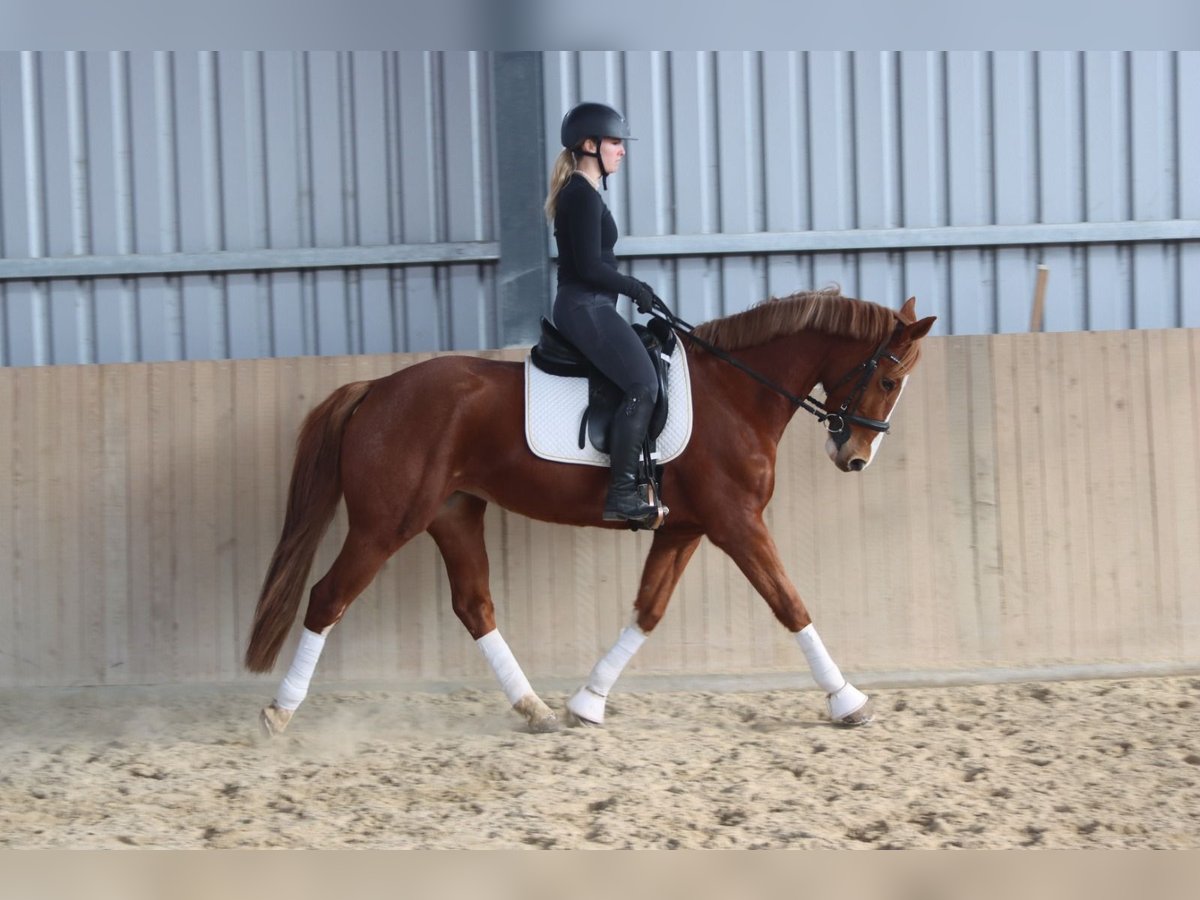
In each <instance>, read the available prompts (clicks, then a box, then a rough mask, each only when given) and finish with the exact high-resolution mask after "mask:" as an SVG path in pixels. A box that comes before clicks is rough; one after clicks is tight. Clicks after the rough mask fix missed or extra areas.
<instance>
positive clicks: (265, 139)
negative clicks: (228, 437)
mask: <svg viewBox="0 0 1200 900" xmlns="http://www.w3.org/2000/svg"><path fill="white" fill-rule="evenodd" d="M489 77H490V76H489V66H488V54H485V53H469V52H461V53H449V52H447V53H435V52H418V51H411V52H386V53H385V52H354V53H350V52H327V53H326V52H244V53H240V52H238V53H211V52H210V53H182V52H179V53H172V52H160V53H149V52H128V53H127V52H113V53H104V52H86V53H74V52H67V53H61V52H43V53H39V52H2V53H0V304H2V314H3V320H2V323H0V325H2V327H0V334H2V337H3V339H2V340H0V364H6V365H30V364H42V363H74V362H111V361H129V360H172V359H197V358H221V357H256V356H288V355H297V354H313V353H318V354H343V353H360V352H367V353H371V352H389V351H412V350H427V349H446V348H476V347H481V346H491V345H493V344H494V342H495V334H496V327H495V321H494V319H495V317H494V310H495V303H494V274H493V273H494V270H495V259H496V256H497V253H498V248H497V245H496V244H495V235H494V228H495V226H494V220H495V214H494V210H493V201H492V192H493V180H494V178H493V173H492V152H491V144H492V134H491V130H492V126H491V115H492V113H491V99H490V91H491V86H490V82H489ZM64 276H67V277H64Z"/></svg>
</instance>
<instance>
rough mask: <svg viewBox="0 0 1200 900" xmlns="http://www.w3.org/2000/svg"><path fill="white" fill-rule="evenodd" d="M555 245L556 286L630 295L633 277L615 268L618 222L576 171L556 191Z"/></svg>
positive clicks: (611, 294) (593, 189)
mask: <svg viewBox="0 0 1200 900" xmlns="http://www.w3.org/2000/svg"><path fill="white" fill-rule="evenodd" d="M554 239H555V241H556V243H557V244H558V286H559V288H560V289H561V288H563V287H566V286H579V287H584V288H586V289H587V290H590V291H595V292H597V293H602V294H608V295H610V296H611V297H612V298H613V299H614V300H615V299H616V295H617V294H625V295H626V296H632V295H631V293H630V292H631V290H633V289H635V288H636V286H637V284H638V282H637V280H636V279H633V278H630V277H629V276H628V275H623V274H622V273H621V272H619V271H618V270H617V255H616V254H615V253H614V252H613V247H615V246H616V243H617V223H616V221H615V220H614V219H613V217H612V213H611V212H609V211H608V206H607V205H606V204H605V202H604V200H603V199H602V198H601V197H600V193H599V191H597V190H596V189H595V188H594V187H592V185H591V183H590V182H589V181H588V180H587V179H586V178H585V177H584V176H583V175H579V174H575V175H572V176H571V177H570V178H569V179H568V180H567V183H566V184H565V185H563V187H562V190H561V191H560V192H559V194H558V205H557V207H556V210H555V213H554Z"/></svg>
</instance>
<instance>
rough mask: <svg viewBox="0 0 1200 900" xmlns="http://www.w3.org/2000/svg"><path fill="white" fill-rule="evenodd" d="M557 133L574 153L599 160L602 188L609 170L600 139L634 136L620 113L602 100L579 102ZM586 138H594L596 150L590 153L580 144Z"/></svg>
mask: <svg viewBox="0 0 1200 900" xmlns="http://www.w3.org/2000/svg"><path fill="white" fill-rule="evenodd" d="M560 137H561V138H562V145H563V146H564V147H566V148H567V149H568V150H570V151H572V152H573V153H575V154H577V155H582V156H594V157H595V158H596V160H597V162H599V163H600V177H601V180H602V181H603V184H604V189H605V190H608V172H607V171H605V169H604V159H603V158H602V157H601V156H600V141H601V140H602V139H603V138H621V139H622V140H625V141H632V140H634V138H633V135H631V134H630V133H629V124H628V123H627V122H626V121H625V117H624V116H623V115H621V114H620V113H619V112H617V111H616V110H615V109H613V108H612V107H611V106H608V105H606V104H604V103H592V102H584V103H579V104H577V105H575V106H573V107H572V108H571V109H570V110H569V111H568V112H567V114H566V115H565V116H563V120H562V128H561V129H560ZM588 138H591V139H592V140H594V141H595V142H596V152H595V153H589V152H588V151H587V150H584V149H582V147H581V146H580V145H581V144H582V143H583V142H584V141H586V140H587V139H588Z"/></svg>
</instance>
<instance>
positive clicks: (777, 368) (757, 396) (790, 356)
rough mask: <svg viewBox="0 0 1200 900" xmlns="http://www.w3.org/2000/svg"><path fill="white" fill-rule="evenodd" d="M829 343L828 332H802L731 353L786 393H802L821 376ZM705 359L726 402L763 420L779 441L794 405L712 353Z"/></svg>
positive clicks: (765, 427) (761, 421) (805, 393)
mask: <svg viewBox="0 0 1200 900" xmlns="http://www.w3.org/2000/svg"><path fill="white" fill-rule="evenodd" d="M828 347H829V338H828V337H827V336H825V335H820V334H812V333H809V332H801V333H798V334H794V335H788V336H786V337H780V338H775V339H774V340H772V341H768V342H767V343H765V344H761V345H759V346H757V347H745V348H743V349H741V350H735V351H733V352H732V353H731V354H730V355H731V356H733V357H735V358H736V359H738V360H739V361H740V362H742V363H745V364H746V365H747V366H748V367H749V368H751V369H753V370H754V371H755V372H757V373H758V374H760V375H762V376H763V377H764V378H766V379H768V380H769V381H771V382H773V383H775V384H777V385H778V386H779V387H781V388H783V389H784V390H786V391H787V392H788V393H790V394H793V395H794V396H797V397H805V396H807V395H808V394H809V393H810V392H811V391H812V389H813V388H814V387H815V386H816V384H817V381H818V380H819V379H820V372H821V366H822V363H823V362H824V358H825V354H826V351H827V350H828ZM707 359H708V363H709V366H708V369H709V371H710V372H711V376H710V377H712V378H713V379H714V381H715V382H716V383H717V384H718V385H719V390H720V391H721V392H722V393H723V394H724V395H725V396H726V400H727V402H728V403H729V404H730V405H732V406H733V407H734V408H736V409H738V410H742V411H743V412H744V413H745V414H746V415H747V416H753V418H754V419H755V420H756V421H757V422H760V423H762V425H763V426H764V430H763V433H764V435H769V436H770V437H771V439H772V440H774V441H775V442H776V443H778V441H779V439H780V438H781V437H782V436H783V431H784V429H785V428H786V427H787V424H788V422H790V421H791V419H792V416H793V415H795V413H796V409H797V407H796V406H795V405H794V404H793V403H792V402H791V401H790V400H788V399H787V398H786V397H784V396H783V395H781V394H778V393H776V392H774V391H772V390H770V389H769V388H767V387H765V386H763V385H762V384H761V383H760V382H758V381H756V380H755V379H753V378H751V377H750V376H748V375H746V374H745V373H743V372H739V371H738V370H737V369H736V368H734V367H733V366H731V365H729V364H728V363H726V362H724V361H722V360H719V359H716V358H715V357H712V356H708V357H707Z"/></svg>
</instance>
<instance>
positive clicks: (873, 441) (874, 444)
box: [863, 375, 908, 469]
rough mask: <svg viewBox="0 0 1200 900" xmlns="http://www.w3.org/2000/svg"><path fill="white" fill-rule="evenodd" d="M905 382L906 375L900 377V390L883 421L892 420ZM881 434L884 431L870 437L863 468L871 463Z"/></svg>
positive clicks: (881, 438)
mask: <svg viewBox="0 0 1200 900" xmlns="http://www.w3.org/2000/svg"><path fill="white" fill-rule="evenodd" d="M906 384H908V376H907V375H905V376H904V377H903V378H901V379H900V390H899V391H898V392H897V393H896V402H895V403H893V404H892V408H891V409H890V410H888V414H887V418H885V419H884V420H883V421H885V422H890V421H891V420H892V413H894V412H895V411H896V407H897V406H899V405H900V397H901V396H902V395H903V394H904V386H905V385H906ZM883 434H884V433H883V432H882V431H878V432H876V433H875V437H873V438H872V439H871V452H870V453H868V454H867V463H866V465H864V466H863V468H864V469H865V468H866V467H867V466H869V465H870V464H871V460H873V459H874V458H875V451H876V450H878V449H879V442H880V441H882V440H883Z"/></svg>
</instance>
